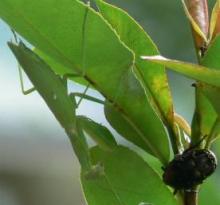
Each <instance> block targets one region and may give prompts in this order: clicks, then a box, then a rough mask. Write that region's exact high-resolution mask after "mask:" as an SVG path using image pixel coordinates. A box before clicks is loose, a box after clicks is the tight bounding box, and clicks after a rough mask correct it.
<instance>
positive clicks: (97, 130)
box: [77, 116, 117, 151]
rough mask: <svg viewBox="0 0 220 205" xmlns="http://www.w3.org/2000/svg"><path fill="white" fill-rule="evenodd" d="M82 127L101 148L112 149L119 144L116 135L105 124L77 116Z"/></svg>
mask: <svg viewBox="0 0 220 205" xmlns="http://www.w3.org/2000/svg"><path fill="white" fill-rule="evenodd" d="M77 119H78V120H79V121H80V124H81V126H82V129H83V130H84V131H85V132H86V133H87V134H88V135H89V136H90V137H91V138H92V139H93V140H94V141H95V142H96V143H97V144H98V145H99V146H100V148H101V149H103V150H106V151H111V150H113V149H114V148H115V147H116V146H117V142H116V141H115V138H114V136H113V135H112V134H111V132H110V131H109V130H108V129H107V128H106V127H105V126H103V125H101V124H98V123H96V122H94V121H93V120H91V119H89V118H87V117H84V116H77Z"/></svg>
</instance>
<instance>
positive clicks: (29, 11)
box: [0, 0, 170, 164]
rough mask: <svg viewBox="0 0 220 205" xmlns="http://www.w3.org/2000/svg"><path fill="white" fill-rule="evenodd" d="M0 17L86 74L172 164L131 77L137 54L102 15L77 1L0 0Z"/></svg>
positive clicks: (157, 122) (52, 55)
mask: <svg viewBox="0 0 220 205" xmlns="http://www.w3.org/2000/svg"><path fill="white" fill-rule="evenodd" d="M33 8H35V9H33ZM51 8H52V9H51ZM0 17H1V18H2V19H3V20H4V21H6V22H7V23H8V24H9V25H10V26H11V27H12V28H13V29H14V30H16V31H17V32H18V33H20V34H21V35H22V36H23V37H24V38H26V39H27V40H28V41H29V42H30V43H31V44H32V45H33V46H34V47H35V48H36V49H39V50H41V51H42V52H43V53H45V54H46V55H48V56H49V57H50V58H52V59H54V61H56V62H58V63H60V64H61V65H63V66H65V67H68V68H70V69H71V70H72V71H73V73H78V74H80V75H82V76H83V77H84V78H85V79H86V80H87V81H88V82H90V84H91V85H92V86H93V87H95V88H96V89H97V90H98V91H99V92H100V93H101V94H103V96H105V98H107V100H108V101H109V102H112V103H113V104H114V106H116V107H117V108H118V109H120V110H121V111H122V112H123V114H124V115H125V116H126V117H127V118H128V119H129V122H130V123H131V124H132V126H134V127H135V129H137V130H138V131H139V132H140V133H141V135H142V136H143V137H145V138H148V137H149V136H151V137H154V138H155V140H154V141H152V142H151V150H152V153H154V156H156V157H157V158H159V159H160V160H161V161H162V162H163V163H164V164H166V163H167V162H168V161H169V154H170V151H169V141H168V137H167V133H166V131H165V129H164V127H163V124H162V122H161V120H160V119H159V117H158V116H157V114H155V111H154V110H153V109H152V107H151V104H150V103H149V102H148V99H147V96H146V95H145V93H144V90H143V89H142V87H141V85H140V84H139V82H138V81H137V79H136V78H135V77H134V75H133V72H132V69H133V64H134V62H133V61H134V55H133V53H132V52H131V50H129V49H128V48H127V47H126V46H125V45H124V44H123V43H122V42H121V41H120V39H119V37H118V35H117V34H116V32H114V30H113V29H112V28H111V26H110V25H109V24H108V23H107V22H106V21H105V20H104V19H103V18H102V17H101V15H100V14H99V13H97V12H95V11H94V10H93V9H91V8H90V7H88V6H87V5H85V4H83V3H82V2H79V1H76V0H75V1H72V0H63V1H62V4H61V3H60V2H58V1H56V0H47V1H44V0H38V1H29V0H1V1H0ZM97 36H98V38H97ZM159 143H160V144H163V148H162V149H158V148H157V146H158V144H159Z"/></svg>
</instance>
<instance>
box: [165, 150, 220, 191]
mask: <svg viewBox="0 0 220 205" xmlns="http://www.w3.org/2000/svg"><path fill="white" fill-rule="evenodd" d="M216 166H217V159H216V157H215V154H214V153H213V152H212V151H210V150H207V149H200V150H192V149H191V150H190V149H189V150H186V151H184V152H183V153H182V154H178V155H176V156H175V158H174V159H173V160H172V161H171V162H170V163H169V164H168V166H167V167H166V168H164V174H163V181H164V183H165V184H167V185H169V186H171V187H173V188H174V189H176V190H179V189H185V190H186V189H191V188H192V187H193V186H195V185H198V184H201V183H202V182H203V180H204V179H206V178H207V177H208V176H210V175H211V174H212V173H213V172H214V171H215V169H216Z"/></svg>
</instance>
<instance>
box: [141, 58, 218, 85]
mask: <svg viewBox="0 0 220 205" xmlns="http://www.w3.org/2000/svg"><path fill="white" fill-rule="evenodd" d="M142 59H144V60H148V61H151V62H154V63H158V64H160V65H164V66H166V67H168V68H169V69H171V70H173V71H176V72H178V73H180V74H183V75H185V76H187V77H189V78H192V79H195V80H198V81H201V82H204V83H207V84H210V85H213V86H218V87H220V80H219V79H220V71H219V70H216V69H210V68H207V67H204V66H200V65H197V64H193V63H186V62H182V61H178V60H171V59H168V58H164V57H162V56H142Z"/></svg>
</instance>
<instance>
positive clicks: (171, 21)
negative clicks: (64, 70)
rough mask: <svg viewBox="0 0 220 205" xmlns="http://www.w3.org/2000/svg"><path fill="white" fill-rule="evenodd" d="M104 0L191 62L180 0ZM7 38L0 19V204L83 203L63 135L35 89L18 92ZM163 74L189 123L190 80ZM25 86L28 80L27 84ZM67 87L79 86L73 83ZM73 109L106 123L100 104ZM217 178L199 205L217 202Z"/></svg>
mask: <svg viewBox="0 0 220 205" xmlns="http://www.w3.org/2000/svg"><path fill="white" fill-rule="evenodd" d="M213 1H214V0H213ZM213 1H210V4H213ZM108 2H110V3H113V4H115V5H118V6H119V7H121V8H123V9H125V10H126V11H128V12H129V13H130V14H131V16H133V17H134V18H135V19H136V20H137V21H138V22H139V23H140V24H141V25H142V26H143V27H144V28H145V30H146V31H147V32H148V33H149V34H150V36H151V37H152V39H153V40H154V41H155V43H156V44H157V45H158V47H159V50H160V52H161V53H162V55H164V56H166V57H170V58H175V59H180V60H185V61H191V62H196V56H195V53H194V48H193V41H192V37H191V31H190V26H189V24H188V22H187V19H186V17H185V16H184V12H183V8H182V5H181V1H177V0H169V1H164V0H157V1H155V0H112V1H108ZM11 38H12V34H11V32H10V29H9V28H8V26H7V25H6V24H4V23H3V22H2V21H1V20H0V204H1V205H52V204H53V205H85V202H84V200H83V194H82V193H81V187H80V182H79V171H80V170H79V164H78V162H77V160H76V157H75V156H74V153H73V151H72V148H71V145H70V142H69V140H68V138H67V136H66V135H65V133H64V131H63V130H62V129H61V127H60V125H59V124H58V123H57V122H56V120H55V118H54V117H53V115H52V114H51V112H50V111H49V109H48V108H47V106H46V104H45V103H44V102H43V100H42V99H41V98H40V97H39V95H38V94H37V93H32V94H30V95H28V96H24V95H23V94H22V93H21V91H20V85H19V78H18V71H17V63H16V61H15V58H14V57H13V55H12V54H11V52H10V51H9V49H8V47H7V45H6V43H7V41H9V40H11ZM168 75H169V82H170V86H171V89H172V95H173V98H174V104H175V110H176V112H177V113H179V114H181V115H183V116H184V117H185V118H186V119H187V120H188V122H191V119H192V114H193V109H194V90H193V88H192V87H191V84H192V81H191V80H189V79H186V78H184V77H180V76H179V75H177V74H175V73H172V72H169V73H168ZM30 86H31V85H30V84H29V83H28V81H27V83H26V87H27V88H28V87H30ZM70 89H71V90H74V91H76V90H77V91H82V90H83V88H82V87H80V86H77V85H72V84H71V85H70ZM89 92H90V94H95V95H98V94H96V93H94V92H93V91H91V90H90V91H89ZM78 113H80V114H86V115H87V116H89V117H91V118H92V119H94V120H96V121H98V122H102V123H104V124H107V122H106V120H105V117H104V115H103V107H102V106H100V105H97V104H94V103H91V102H88V101H83V103H82V104H81V106H80V108H79V109H78ZM107 125H108V124H107ZM113 132H114V131H113ZM114 133H115V132H114ZM115 134H116V133H115ZM119 140H122V139H120V137H119ZM218 144H219V145H218ZM218 147H219V148H220V143H217V144H216V147H215V149H216V152H217V153H218V152H219V153H218V154H219V156H220V151H218V150H220V149H218ZM219 179H220V173H219V171H217V172H216V174H215V175H214V176H212V177H211V178H210V179H209V180H208V181H207V182H206V184H205V185H204V186H203V188H202V192H201V203H200V205H205V204H207V203H210V204H213V205H215V204H219V203H220V196H218V192H217V191H216V189H219V188H220V183H219ZM206 187H207V188H206Z"/></svg>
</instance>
